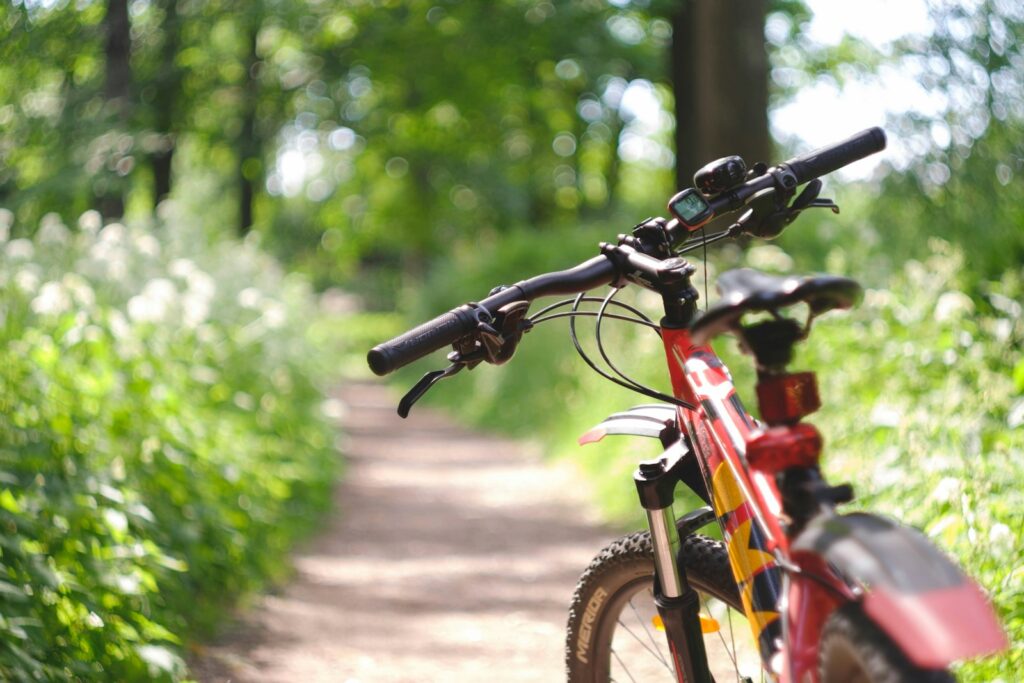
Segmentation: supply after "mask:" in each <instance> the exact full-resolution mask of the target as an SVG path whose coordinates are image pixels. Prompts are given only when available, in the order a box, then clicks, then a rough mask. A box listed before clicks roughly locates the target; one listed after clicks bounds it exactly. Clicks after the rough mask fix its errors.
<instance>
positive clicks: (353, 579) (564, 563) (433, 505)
mask: <svg viewBox="0 0 1024 683" xmlns="http://www.w3.org/2000/svg"><path fill="white" fill-rule="evenodd" d="M341 400H342V401H343V402H344V403H345V404H346V406H347V413H346V416H345V418H344V429H345V432H346V434H347V435H348V443H347V445H346V448H345V451H346V453H347V455H348V469H347V471H346V476H345V481H344V482H343V484H342V485H341V486H340V487H339V490H338V493H337V507H338V514H337V516H336V517H335V519H334V520H333V521H331V522H330V524H329V525H328V527H327V528H326V529H325V530H324V531H323V533H322V534H321V535H320V536H319V537H318V538H317V539H315V540H314V541H313V542H312V543H311V544H310V545H309V546H308V547H306V548H305V549H302V550H301V551H300V552H299V554H298V556H297V557H296V558H295V567H296V575H295V577H294V579H293V581H292V582H291V583H290V584H289V585H288V586H286V587H285V588H284V589H283V590H282V592H281V593H280V594H277V595H267V596H263V597H261V598H260V599H259V600H258V601H257V602H256V604H255V605H254V606H253V607H252V608H251V609H250V610H249V611H248V613H247V616H246V617H244V619H243V621H242V623H241V624H239V625H238V626H237V627H236V628H234V629H233V630H232V633H231V634H230V635H229V636H228V637H227V638H226V639H225V640H223V641H222V642H220V643H218V644H215V645H212V646H209V647H207V648H205V650H204V653H203V656H202V657H201V658H200V659H199V661H197V662H195V663H194V673H195V675H196V676H197V677H198V679H199V680H200V681H202V682H203V683H213V682H214V681H217V682H221V681H229V680H230V681H233V682H241V683H271V682H273V683H279V682H280V683H283V682H291V681H301V682H303V683H307V682H309V683H311V682H313V681H339V682H341V683H357V682H359V683H369V682H371V681H373V682H377V681H417V682H418V683H422V682H431V681H446V682H448V681H474V682H479V681H502V682H506V681H511V682H514V681H558V680H564V672H563V664H562V657H563V642H564V641H563V639H564V627H565V619H566V611H567V607H568V603H569V599H570V597H571V595H572V591H573V588H574V586H575V582H576V577H577V576H578V575H579V573H580V572H582V570H583V569H584V568H585V567H586V565H587V563H588V562H589V561H590V559H591V558H592V557H593V556H594V555H595V554H596V553H597V551H598V550H599V549H600V548H601V547H602V546H603V545H604V544H605V543H606V542H607V541H608V540H609V539H610V538H611V537H612V535H613V534H611V533H610V532H608V531H606V530H603V529H601V528H600V526H599V525H598V524H597V523H596V522H595V521H594V519H593V517H591V516H588V514H587V513H586V506H585V504H584V503H583V502H582V501H581V499H580V497H579V496H580V486H579V484H578V482H575V481H574V480H573V479H572V477H571V474H570V472H569V471H568V470H567V469H558V468H555V469H552V468H551V467H549V466H545V465H542V464H540V463H539V461H538V458H537V457H536V456H537V454H535V453H529V452H526V451H525V449H524V447H523V446H521V445H519V444H516V443H512V442H508V441H502V440H498V439H495V438H493V437H488V436H481V435H479V434H473V433H469V432H467V431H465V430H462V429H459V428H457V427H455V426H453V425H452V424H451V422H450V421H448V420H445V419H444V418H442V417H440V416H438V415H437V414H436V413H433V412H431V411H429V410H427V409H424V408H422V407H418V408H417V409H416V410H415V411H414V413H413V415H412V417H410V419H409V420H406V421H403V420H401V419H399V418H398V417H397V416H396V415H395V408H394V407H395V403H396V397H394V396H392V395H391V394H390V393H389V392H388V391H387V390H385V389H384V388H382V387H380V386H377V385H370V384H353V385H350V386H349V387H348V388H347V389H345V390H344V391H343V392H342V394H341Z"/></svg>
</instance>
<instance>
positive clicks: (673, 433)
mask: <svg viewBox="0 0 1024 683" xmlns="http://www.w3.org/2000/svg"><path fill="white" fill-rule="evenodd" d="M609 434H626V435H629V436H646V437H651V438H654V439H658V440H660V441H661V445H662V446H663V447H664V448H665V452H664V454H663V455H665V456H668V458H669V460H670V461H671V462H675V463H676V465H674V467H673V469H674V470H675V473H676V474H677V476H678V477H679V481H681V482H683V483H684V484H686V486H687V487H689V489H690V490H691V491H693V492H694V493H696V494H697V496H698V497H699V498H700V499H701V500H703V501H704V502H705V503H707V504H709V505H710V504H711V496H709V495H708V488H707V485H706V484H705V483H704V476H703V475H702V474H701V471H700V465H699V464H698V463H697V456H696V455H694V453H693V449H692V448H690V444H689V442H688V441H687V440H686V439H684V438H682V436H681V434H680V432H679V427H678V424H677V422H676V409H675V408H674V407H673V406H670V405H668V404H665V403H652V404H648V405H642V406H634V407H632V408H630V409H629V410H626V411H623V412H621V413H615V414H613V415H609V416H608V417H606V418H605V419H604V421H603V422H601V424H599V425H597V426H595V427H591V428H590V429H589V430H587V431H586V432H585V433H584V434H583V435H582V436H580V438H579V444H580V445H581V446H585V445H586V444H588V443H595V442H597V441H600V440H601V439H603V438H604V437H606V436H608V435H609Z"/></svg>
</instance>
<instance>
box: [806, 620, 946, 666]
mask: <svg viewBox="0 0 1024 683" xmlns="http://www.w3.org/2000/svg"><path fill="white" fill-rule="evenodd" d="M818 665H819V667H820V670H821V681H822V683H955V681H956V677H955V676H953V674H952V673H950V672H949V671H947V670H945V669H938V670H935V669H921V668H919V667H917V666H915V665H914V664H913V663H911V662H910V661H909V660H908V659H907V657H906V655H905V654H904V653H903V652H902V650H900V648H899V647H898V646H897V645H896V644H895V643H893V642H892V640H891V639H890V638H889V637H888V636H887V635H886V634H885V633H883V632H882V630H881V629H880V628H879V627H878V626H877V625H875V623H874V622H872V621H871V620H870V619H869V618H868V617H867V616H866V615H865V614H864V612H863V610H862V609H861V608H860V606H859V605H855V604H851V605H845V606H843V607H840V608H839V609H837V610H836V611H835V612H833V613H832V615H831V616H829V618H828V621H826V622H825V628H824V629H822V633H821V646H820V649H819V651H818Z"/></svg>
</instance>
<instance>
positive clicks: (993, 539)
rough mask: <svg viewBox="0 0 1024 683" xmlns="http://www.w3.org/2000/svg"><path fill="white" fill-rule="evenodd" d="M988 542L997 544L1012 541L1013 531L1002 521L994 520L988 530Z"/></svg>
mask: <svg viewBox="0 0 1024 683" xmlns="http://www.w3.org/2000/svg"><path fill="white" fill-rule="evenodd" d="M988 540H989V543H991V544H993V545H996V546H999V545H1008V544H1010V543H1013V531H1011V530H1010V527H1008V526H1007V525H1005V524H1003V523H1002V522H996V523H995V524H993V525H992V528H991V529H989V532H988Z"/></svg>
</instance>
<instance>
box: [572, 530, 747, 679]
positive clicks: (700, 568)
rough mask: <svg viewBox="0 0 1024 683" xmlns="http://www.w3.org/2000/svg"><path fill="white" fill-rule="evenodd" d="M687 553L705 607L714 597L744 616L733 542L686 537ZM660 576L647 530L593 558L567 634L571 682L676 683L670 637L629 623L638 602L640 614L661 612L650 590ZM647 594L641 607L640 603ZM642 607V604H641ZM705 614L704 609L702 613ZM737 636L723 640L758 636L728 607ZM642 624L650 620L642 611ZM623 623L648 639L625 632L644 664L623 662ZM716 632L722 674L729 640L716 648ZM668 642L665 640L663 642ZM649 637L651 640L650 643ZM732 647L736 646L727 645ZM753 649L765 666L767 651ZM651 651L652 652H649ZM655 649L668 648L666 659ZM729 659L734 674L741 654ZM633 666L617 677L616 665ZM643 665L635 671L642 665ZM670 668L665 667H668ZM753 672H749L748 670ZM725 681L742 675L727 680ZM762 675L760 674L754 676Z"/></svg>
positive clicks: (714, 653) (712, 654)
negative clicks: (628, 682) (734, 572)
mask: <svg viewBox="0 0 1024 683" xmlns="http://www.w3.org/2000/svg"><path fill="white" fill-rule="evenodd" d="M680 540H681V547H682V550H681V552H680V557H681V558H682V562H683V566H684V567H685V569H686V575H687V579H688V581H689V583H690V585H691V586H693V588H694V589H696V590H697V591H698V593H700V594H701V597H702V604H703V605H704V608H707V607H708V605H709V601H710V600H709V599H713V600H717V601H720V602H721V603H724V605H726V606H727V607H728V608H731V610H735V611H736V612H737V613H738V614H739V615H740V616H742V607H741V606H740V598H739V593H738V591H737V590H736V583H735V581H734V580H733V576H732V571H731V569H730V567H729V557H728V552H727V551H726V548H725V545H724V544H723V543H722V542H721V541H716V540H713V539H710V538H707V537H705V536H700V535H687V536H683V537H682V538H681V539H680ZM653 577H654V555H653V550H652V546H651V538H650V534H649V533H648V532H646V531H643V532H636V533H633V534H630V535H628V536H623V537H622V538H619V539H617V540H615V541H613V542H612V543H611V544H609V545H608V546H607V547H605V548H604V549H603V550H602V551H601V552H600V553H599V554H598V555H597V556H596V557H595V558H594V560H593V561H592V562H591V563H590V566H589V567H587V570H586V571H585V572H584V573H583V575H582V576H580V579H579V582H578V583H577V585H576V590H575V592H574V594H573V598H572V605H571V607H570V609H569V622H568V625H567V631H566V643H565V661H566V670H567V674H568V680H569V681H570V683H597V682H600V683H607V682H608V681H611V680H637V681H640V680H643V681H650V680H657V679H658V677H659V676H660V677H661V679H662V680H675V678H674V673H673V670H672V668H671V666H670V665H669V664H668V661H667V659H666V658H667V653H668V646H667V643H665V642H664V641H665V638H664V636H663V634H660V633H659V634H657V637H655V635H654V634H652V633H651V632H650V631H649V630H648V629H647V626H646V624H644V630H645V632H646V636H644V637H643V638H641V637H640V636H638V635H636V634H634V633H633V632H632V631H631V630H630V629H629V627H628V626H626V625H625V624H623V622H622V618H623V617H622V615H623V614H626V615H627V618H629V619H630V620H632V615H631V614H629V612H630V610H627V605H629V606H631V611H633V612H638V611H639V612H643V611H644V610H646V611H647V614H655V613H656V612H655V608H654V606H653V595H652V594H650V589H651V586H652V585H653ZM637 596H639V600H638V602H640V603H642V604H640V605H638V606H634V605H633V601H634V599H635V598H636V597H637ZM637 608H638V609H637ZM702 611H703V610H702ZM727 613H728V614H729V615H730V617H729V628H730V634H729V635H725V634H723V633H722V632H721V631H720V632H719V635H718V636H717V637H719V638H721V640H722V641H723V642H725V641H726V639H727V638H730V639H732V640H733V645H734V646H735V645H736V641H735V637H736V636H737V635H738V636H739V637H740V638H741V639H745V640H750V641H752V636H751V635H750V633H749V628H748V626H747V624H746V622H745V621H743V623H742V624H740V625H739V626H738V628H736V630H735V632H734V631H733V621H732V619H733V618H732V616H731V615H732V612H731V611H728V610H727ZM635 621H636V622H637V623H640V622H642V619H641V616H640V614H637V619H636V620H635ZM620 627H625V628H626V630H627V632H629V635H630V636H632V639H634V640H636V641H637V642H639V643H640V646H637V645H636V644H634V643H633V641H632V640H630V638H629V637H624V640H625V642H626V644H627V646H628V647H629V646H631V649H632V650H633V652H631V653H630V656H633V657H635V656H640V657H641V661H635V660H634V661H631V662H630V663H629V664H626V663H625V662H624V661H623V653H622V651H621V648H620V651H619V652H616V651H615V646H614V645H613V643H621V642H622V641H621V640H620V639H619V635H616V632H617V631H618V630H621V628H620ZM715 638H716V636H714V635H712V634H707V635H706V636H705V643H706V644H707V645H708V659H709V662H710V663H711V667H712V673H715V671H716V662H715V661H714V660H715V659H716V658H719V659H720V658H721V657H722V654H721V651H722V650H723V646H722V645H717V646H714V647H713V646H712V644H711V641H713V640H714V639H715ZM659 640H660V641H661V642H660V643H659V642H658V641H659ZM643 641H646V644H645V643H644V642H643ZM726 647H728V643H727V642H726ZM748 648H749V649H750V652H748V653H747V655H746V662H747V665H748V666H750V662H753V663H754V664H753V666H756V667H757V670H758V671H760V665H759V656H758V655H757V651H756V647H754V646H753V645H752V643H751V644H750V645H748ZM645 650H646V652H645ZM655 650H658V651H659V652H660V653H661V657H660V658H659V657H658V656H657V655H656V653H655ZM731 657H733V659H732V660H731V661H727V662H725V663H724V664H723V663H722V662H719V663H718V664H717V668H718V669H721V668H722V667H723V666H725V667H728V669H729V670H730V671H735V670H738V669H739V667H738V666H737V665H736V660H735V655H731ZM622 667H624V668H625V675H624V676H621V677H619V678H617V677H616V676H615V675H613V670H614V669H620V668H622ZM634 667H635V668H634ZM663 669H664V671H662V670H663ZM747 675H749V674H747ZM718 680H735V678H734V677H732V676H731V674H730V678H729V679H725V678H721V677H719V678H718ZM754 680H757V678H754Z"/></svg>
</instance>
